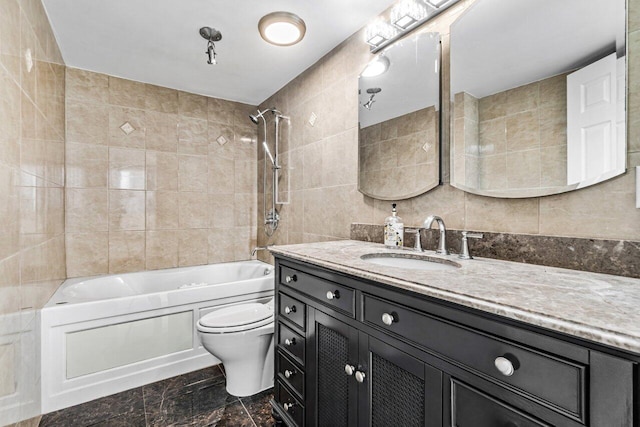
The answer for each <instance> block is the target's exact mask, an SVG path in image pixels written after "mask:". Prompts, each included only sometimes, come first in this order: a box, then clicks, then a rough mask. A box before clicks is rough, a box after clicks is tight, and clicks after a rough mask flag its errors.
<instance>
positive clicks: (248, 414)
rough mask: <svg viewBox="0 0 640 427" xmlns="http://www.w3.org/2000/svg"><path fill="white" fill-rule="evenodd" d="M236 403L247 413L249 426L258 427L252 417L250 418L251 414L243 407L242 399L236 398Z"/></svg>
mask: <svg viewBox="0 0 640 427" xmlns="http://www.w3.org/2000/svg"><path fill="white" fill-rule="evenodd" d="M238 401H239V402H240V404H241V405H242V407H243V408H244V411H245V412H246V413H247V416H248V417H249V419H250V420H251V424H253V427H258V426H257V425H256V422H255V421H254V420H253V417H252V416H251V413H250V412H249V410H248V409H247V407H246V406H245V404H244V402H243V401H242V399H240V398H238Z"/></svg>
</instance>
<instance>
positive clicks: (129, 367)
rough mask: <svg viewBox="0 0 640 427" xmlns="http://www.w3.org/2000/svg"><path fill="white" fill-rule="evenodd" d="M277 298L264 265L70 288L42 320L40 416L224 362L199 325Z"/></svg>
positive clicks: (70, 284)
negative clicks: (224, 311)
mask: <svg viewBox="0 0 640 427" xmlns="http://www.w3.org/2000/svg"><path fill="white" fill-rule="evenodd" d="M273 291H274V273H273V267H272V266H271V265H269V264H265V263H263V262H261V261H242V262H230V263H224V264H214V265H206V266H197V267H184V268H174V269H167V270H156V271H148V272H140V273H128V274H119V275H110V276H101V277H89V278H78V279H69V280H67V281H65V282H64V283H63V284H62V285H61V286H60V288H59V289H58V290H57V291H56V293H55V294H54V295H53V296H52V297H51V299H50V300H49V302H48V303H47V304H46V305H45V307H44V308H43V309H42V312H41V315H40V327H41V354H42V357H41V368H42V371H41V376H42V396H41V397H42V412H43V413H48V412H51V411H55V410H58V409H61V408H66V407H69V406H73V405H77V404H79V403H82V402H86V401H89V400H92V399H96V398H98V397H103V396H107V395H110V394H113V393H117V392H120V391H124V390H127V389H130V388H133V387H139V386H141V385H144V384H148V383H151V382H154V381H158V380H161V379H165V378H169V377H172V376H175V375H180V374H183V373H186V372H190V371H193V370H196V369H202V368H204V367H207V366H211V365H214V364H217V363H219V360H217V359H216V358H215V357H214V356H212V355H211V354H209V353H208V352H207V351H206V350H205V349H204V348H203V347H202V346H201V344H200V341H199V339H198V336H197V331H196V323H197V321H198V320H199V319H200V317H202V316H203V315H205V314H207V313H209V312H211V311H213V310H215V309H218V308H221V307H224V306H229V305H232V304H238V303H243V302H255V301H257V302H266V301H268V300H269V299H271V297H272V296H273Z"/></svg>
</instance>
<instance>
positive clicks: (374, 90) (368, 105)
mask: <svg viewBox="0 0 640 427" xmlns="http://www.w3.org/2000/svg"><path fill="white" fill-rule="evenodd" d="M380 92H382V89H380V88H379V87H372V88H369V89H367V93H368V94H369V95H371V96H370V97H369V100H368V101H367V102H365V103H364V105H363V107H364V108H366V109H367V110H371V107H373V103H374V102H376V100H375V99H373V98H374V97H375V96H376V95H377V94H379V93H380Z"/></svg>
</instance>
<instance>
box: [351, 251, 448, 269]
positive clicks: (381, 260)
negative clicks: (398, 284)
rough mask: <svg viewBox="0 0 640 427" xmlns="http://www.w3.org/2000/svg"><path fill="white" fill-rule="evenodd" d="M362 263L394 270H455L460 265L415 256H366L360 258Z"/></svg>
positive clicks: (394, 254)
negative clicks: (365, 262)
mask: <svg viewBox="0 0 640 427" xmlns="http://www.w3.org/2000/svg"><path fill="white" fill-rule="evenodd" d="M360 258H361V259H362V260H363V261H367V262H370V263H372V264H376V265H382V266H385V267H395V268H408V269H411V270H427V271H438V270H455V269H456V268H459V267H460V264H458V263H455V262H453V261H447V260H444V259H440V258H432V257H429V256H424V255H417V254H396V253H391V254H381V253H377V254H366V255H362V256H361V257H360Z"/></svg>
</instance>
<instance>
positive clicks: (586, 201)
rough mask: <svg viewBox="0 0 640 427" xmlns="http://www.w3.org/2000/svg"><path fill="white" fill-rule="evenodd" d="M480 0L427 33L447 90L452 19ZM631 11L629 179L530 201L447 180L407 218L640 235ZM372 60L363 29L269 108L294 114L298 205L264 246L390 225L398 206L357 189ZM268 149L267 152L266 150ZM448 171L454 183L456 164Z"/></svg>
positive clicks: (403, 206)
mask: <svg viewBox="0 0 640 427" xmlns="http://www.w3.org/2000/svg"><path fill="white" fill-rule="evenodd" d="M472 3H473V0H463V1H461V2H460V3H458V4H457V5H456V6H454V7H452V8H451V9H450V10H448V11H447V12H445V13H443V14H442V15H440V16H438V17H437V18H435V19H434V21H433V22H431V23H429V24H428V25H427V26H426V29H425V30H427V31H438V32H440V33H441V34H442V43H443V49H442V55H443V64H442V68H443V70H442V75H443V78H444V81H443V87H442V91H443V94H448V93H449V86H450V85H449V81H448V75H449V35H448V34H449V25H450V24H451V22H453V20H455V19H456V17H457V16H459V14H460V13H462V12H463V11H464V10H465V9H466V8H467V7H469V6H470V5H471V4H472ZM629 8H630V10H629V55H628V59H629V77H628V81H629V82H630V84H629V97H628V102H629V120H628V129H629V138H628V146H629V149H628V151H629V154H628V168H629V169H628V172H627V173H626V174H625V175H623V176H620V177H617V178H614V179H612V180H609V181H607V182H604V183H602V184H599V185H596V186H594V187H589V188H586V189H583V190H579V191H575V192H571V193H567V194H561V195H555V196H548V197H542V198H529V199H495V198H488V197H483V196H476V195H472V194H468V193H465V192H463V191H461V190H458V189H456V188H454V187H452V186H451V185H449V184H445V185H442V186H440V187H437V188H436V189H434V190H432V191H430V192H428V193H426V194H423V195H421V196H417V197H414V198H411V199H407V200H402V201H399V202H398V212H399V214H400V215H401V216H402V217H403V218H404V221H405V224H408V225H420V224H422V221H423V220H424V219H425V218H426V217H427V216H428V215H429V214H438V215H440V216H442V217H443V218H444V219H445V221H446V223H447V226H448V227H449V228H451V229H468V230H479V231H493V232H504V233H524V234H539V235H547V236H573V237H587V238H589V237H593V238H611V239H627V240H640V209H636V208H635V183H634V181H635V171H634V168H633V166H636V165H640V2H636V1H631V2H629ZM372 58H373V55H371V54H370V53H369V49H368V46H367V45H366V44H365V43H364V42H363V31H362V30H361V31H359V32H357V33H356V34H354V35H353V36H352V37H350V38H349V39H347V40H346V41H345V42H343V43H342V44H341V45H339V46H338V47H336V48H335V49H333V50H332V51H331V52H329V53H328V54H327V55H326V56H325V57H323V58H322V59H321V60H319V61H318V62H317V63H315V64H314V65H312V66H311V67H310V68H309V69H307V70H306V71H304V72H303V73H302V74H300V75H299V76H298V77H296V78H295V79H294V80H293V81H291V82H290V83H289V84H287V85H286V86H285V87H283V88H282V89H281V90H279V91H278V92H277V93H276V94H274V95H273V96H272V97H271V98H269V99H268V100H267V101H265V102H264V103H263V104H262V105H263V106H272V105H275V106H277V107H278V108H279V109H281V110H282V111H284V112H285V114H288V115H291V117H292V121H291V129H292V131H291V139H290V141H288V143H287V145H286V146H284V147H283V149H284V150H285V151H286V152H285V156H288V157H289V160H290V163H289V168H290V169H289V170H288V173H289V174H290V180H291V182H290V185H291V189H292V191H291V198H290V201H291V203H290V204H289V205H284V206H282V207H281V214H282V225H281V227H280V229H279V230H278V232H276V233H275V234H274V236H272V237H271V238H266V236H265V235H264V233H262V232H260V233H259V234H258V241H259V242H260V244H266V243H270V244H271V243H275V244H285V243H300V242H313V241H321V240H330V239H331V240H332V239H346V238H349V227H350V224H351V223H352V222H361V223H377V224H382V223H383V221H384V218H385V217H386V216H388V215H389V211H390V208H391V207H390V202H387V201H379V200H374V199H371V198H369V197H366V196H364V195H362V194H361V193H360V192H358V189H357V171H358V140H357V138H358V127H357V126H358V105H357V90H358V82H357V77H358V74H359V73H360V71H361V70H362V69H363V67H364V65H365V64H366V63H367V62H368V61H370V60H371V59H372ZM443 103H444V105H443V111H442V114H443V129H442V130H443V132H442V133H443V140H444V141H445V146H444V147H443V151H444V155H445V159H448V146H447V145H446V142H447V141H449V126H450V119H449V102H448V95H446V96H444V100H443ZM311 113H315V115H316V116H317V119H316V121H315V125H314V126H311V125H310V123H309V121H308V119H309V117H310V115H311ZM262 155H263V154H262V150H260V149H259V150H258V156H259V157H261V156H262ZM443 176H444V180H445V182H448V181H449V167H448V160H446V161H445V162H444V169H443ZM260 191H261V187H260ZM261 197H262V195H261V194H259V195H258V199H259V203H260V200H261ZM261 223H262V214H261V212H259V214H258V224H259V225H260V224H261ZM262 256H263V257H266V255H264V254H263V255H262ZM265 259H266V258H265Z"/></svg>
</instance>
